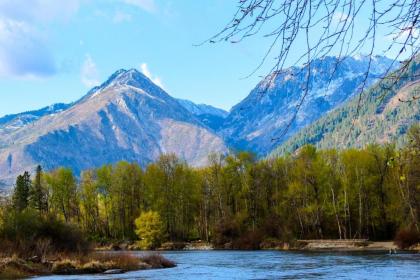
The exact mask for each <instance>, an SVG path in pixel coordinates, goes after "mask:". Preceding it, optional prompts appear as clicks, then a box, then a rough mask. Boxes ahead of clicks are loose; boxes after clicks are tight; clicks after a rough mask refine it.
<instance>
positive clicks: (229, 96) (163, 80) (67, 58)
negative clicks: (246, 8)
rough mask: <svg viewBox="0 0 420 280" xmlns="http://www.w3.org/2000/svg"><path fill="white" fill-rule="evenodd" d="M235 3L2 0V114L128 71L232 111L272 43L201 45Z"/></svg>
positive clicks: (74, 94)
mask: <svg viewBox="0 0 420 280" xmlns="http://www.w3.org/2000/svg"><path fill="white" fill-rule="evenodd" d="M235 7H236V1H233V0H232V1H227V0H66V1H59V0H29V1H28V0H0V97H1V100H2V101H1V103H0V116H1V115H5V114H10V113H17V112H21V111H26V110H31V109H37V108H41V107H43V106H47V105H50V104H53V103H57V102H71V101H74V100H76V99H78V98H80V97H81V96H82V95H84V94H85V93H86V92H87V91H88V90H89V89H90V88H91V87H93V86H94V85H96V84H98V83H100V82H102V81H104V80H105V79H106V78H107V77H108V76H110V75H111V74H112V73H113V72H115V71H116V70H118V69H120V68H126V69H127V68H137V69H139V70H141V71H143V72H144V73H145V74H146V75H148V76H149V77H150V78H151V79H152V80H154V81H155V82H156V83H157V84H160V85H161V86H162V87H163V88H164V89H165V90H166V91H167V92H168V93H169V94H171V95H172V96H175V97H178V98H186V99H190V100H192V101H194V102H198V103H207V104H211V105H214V106H217V107H221V108H224V109H230V107H231V106H233V105H235V104H236V103H237V102H239V101H240V100H241V99H243V98H244V97H245V96H246V95H247V94H248V93H249V91H250V90H251V89H252V88H253V87H254V86H255V85H256V84H257V83H258V81H259V80H260V79H261V77H260V75H263V74H266V73H267V71H268V69H269V67H270V66H271V65H270V64H269V63H267V65H264V66H263V67H262V68H261V69H260V71H259V72H258V73H257V74H255V75H253V76H251V77H249V78H246V79H244V78H243V77H245V76H247V75H248V74H249V73H251V72H252V70H254V68H255V67H256V66H257V65H258V63H259V62H260V59H261V57H262V55H263V54H264V50H265V49H266V47H267V43H268V42H269V41H268V40H267V39H264V38H263V37H262V36H259V37H255V38H252V39H250V40H247V41H246V42H244V43H241V44H229V43H220V44H204V45H202V46H200V47H197V46H194V44H197V43H200V42H201V41H203V40H205V39H207V38H209V37H210V36H211V35H214V34H215V33H217V32H218V31H220V30H221V28H222V27H223V26H224V25H225V24H226V23H227V22H228V20H229V19H230V18H231V17H232V15H233V13H234V11H235Z"/></svg>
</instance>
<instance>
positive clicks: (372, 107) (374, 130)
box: [271, 59, 420, 156]
mask: <svg viewBox="0 0 420 280" xmlns="http://www.w3.org/2000/svg"><path fill="white" fill-rule="evenodd" d="M400 71H401V70H398V71H397V72H396V73H401V72H400ZM391 76H392V75H390V77H389V78H388V79H386V80H385V81H383V82H380V83H378V84H376V85H375V86H373V87H372V88H371V89H370V90H368V91H367V92H365V93H364V94H363V95H362V97H361V98H362V99H361V102H360V105H361V106H360V111H359V114H357V107H358V105H357V104H358V100H359V97H358V96H355V97H354V98H353V99H352V100H350V101H349V102H348V103H346V104H345V105H343V106H342V107H339V108H337V109H335V110H333V111H332V112H331V113H329V114H328V115H326V116H324V117H322V118H320V119H319V120H318V121H316V122H314V123H313V124H311V125H309V126H307V127H306V128H303V129H302V130H300V131H299V132H298V133H297V134H296V135H295V136H294V137H292V138H290V139H289V140H288V141H286V142H285V143H284V144H282V145H281V146H279V147H278V148H277V149H276V150H274V151H273V153H271V156H274V155H279V154H284V153H289V152H294V151H295V150H297V149H299V148H300V147H301V146H303V145H305V144H313V145H315V146H317V147H319V148H346V147H363V146H365V145H366V144H369V143H389V142H396V143H397V144H401V142H402V141H403V136H404V135H405V133H406V131H407V130H408V129H409V128H410V126H412V125H413V124H415V123H419V122H420V100H419V99H415V100H414V101H413V97H419V96H420V59H417V60H416V61H414V62H412V63H411V64H410V65H409V67H408V69H406V71H404V73H403V74H402V76H401V79H399V80H398V82H397V83H395V82H394V79H393V78H392V77H391ZM394 76H395V74H394ZM408 100H411V102H402V101H408ZM352 123H354V127H353V129H352V130H350V128H351V127H352Z"/></svg>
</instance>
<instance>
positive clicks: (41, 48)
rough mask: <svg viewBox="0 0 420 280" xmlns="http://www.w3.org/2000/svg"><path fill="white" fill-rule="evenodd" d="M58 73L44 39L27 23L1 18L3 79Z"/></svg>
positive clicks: (0, 51)
mask: <svg viewBox="0 0 420 280" xmlns="http://www.w3.org/2000/svg"><path fill="white" fill-rule="evenodd" d="M54 73H56V65H55V61H54V58H53V56H52V54H51V52H50V50H49V48H48V46H47V44H46V43H45V42H44V40H43V38H42V36H40V34H38V32H37V31H36V30H35V29H34V28H32V27H31V26H30V25H29V24H28V23H26V22H24V21H17V20H13V19H4V18H0V76H2V77H14V78H39V77H46V76H50V75H53V74H54Z"/></svg>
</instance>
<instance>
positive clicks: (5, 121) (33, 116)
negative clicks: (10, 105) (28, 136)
mask: <svg viewBox="0 0 420 280" xmlns="http://www.w3.org/2000/svg"><path fill="white" fill-rule="evenodd" d="M70 106H71V104H63V103H57V104H54V105H51V106H48V107H44V108H42V109H39V110H34V111H28V112H23V113H19V114H12V115H6V116H4V117H2V118H0V133H9V132H12V131H14V130H17V129H19V128H22V127H24V126H25V125H27V124H30V123H32V122H34V121H37V120H39V119H40V118H42V117H43V116H47V115H51V114H56V113H59V112H61V111H64V110H66V109H67V108H69V107H70Z"/></svg>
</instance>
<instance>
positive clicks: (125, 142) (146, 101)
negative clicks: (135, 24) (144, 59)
mask: <svg viewBox="0 0 420 280" xmlns="http://www.w3.org/2000/svg"><path fill="white" fill-rule="evenodd" d="M58 107H60V106H58ZM47 111H48V110H47V109H46V110H43V111H42V112H41V111H39V112H38V111H37V112H38V113H35V114H29V113H25V114H26V115H25V114H19V117H17V115H15V117H7V118H8V119H7V121H6V118H2V120H3V119H4V121H3V123H4V124H6V123H10V122H11V121H13V120H18V119H23V116H32V115H35V116H36V117H34V118H28V119H30V121H27V122H26V123H25V122H23V121H22V122H21V125H20V126H19V127H18V126H16V129H4V128H3V129H2V130H0V179H1V180H3V181H4V182H6V183H7V184H8V185H10V183H11V182H13V180H14V179H15V177H16V175H17V174H19V173H21V172H23V171H24V170H30V171H32V170H33V169H34V167H35V166H36V165H37V164H41V165H42V166H43V167H44V168H45V169H47V170H50V169H53V168H56V167H58V166H66V167H70V168H72V169H73V170H74V171H75V173H76V174H78V173H79V172H80V171H81V170H83V169H87V168H92V167H96V166H99V165H103V164H105V163H113V162H116V161H119V160H127V161H134V162H138V163H140V164H141V165H143V166H144V165H145V164H147V163H149V162H151V161H153V160H155V159H156V158H157V157H158V156H159V155H160V154H162V153H175V154H177V155H178V156H179V157H180V158H182V159H185V160H186V161H187V162H189V163H190V164H192V165H194V166H200V165H204V164H206V162H207V156H208V154H209V153H212V152H218V153H225V152H226V151H227V148H226V146H225V145H224V142H223V140H222V139H221V138H220V137H219V136H217V135H216V134H215V133H214V132H213V131H212V129H210V128H208V127H207V126H206V125H205V124H203V123H202V122H201V121H200V119H199V118H197V117H196V116H195V115H194V114H192V113H191V112H190V111H188V110H187V109H185V108H184V107H183V106H182V105H181V104H180V103H179V102H178V100H176V99H175V98H173V97H171V96H169V95H168V94H167V93H166V92H165V91H163V90H162V89H161V88H159V87H158V86H156V85H155V84H153V82H152V81H151V80H150V79H148V78H147V77H146V76H144V75H143V74H141V73H140V72H138V71H137V70H135V69H131V70H119V71H117V72H115V73H114V74H113V75H112V76H111V77H110V78H109V79H108V80H107V81H106V82H105V83H103V84H102V85H101V86H99V87H96V88H94V89H92V90H91V91H89V92H88V93H87V94H86V95H85V96H84V97H82V98H81V99H80V100H78V101H76V102H74V103H72V104H71V105H69V106H68V107H66V105H64V107H62V108H60V109H59V110H58V109H57V110H52V109H51V110H50V111H49V112H47ZM3 126H4V125H3ZM4 127H6V126H4Z"/></svg>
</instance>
